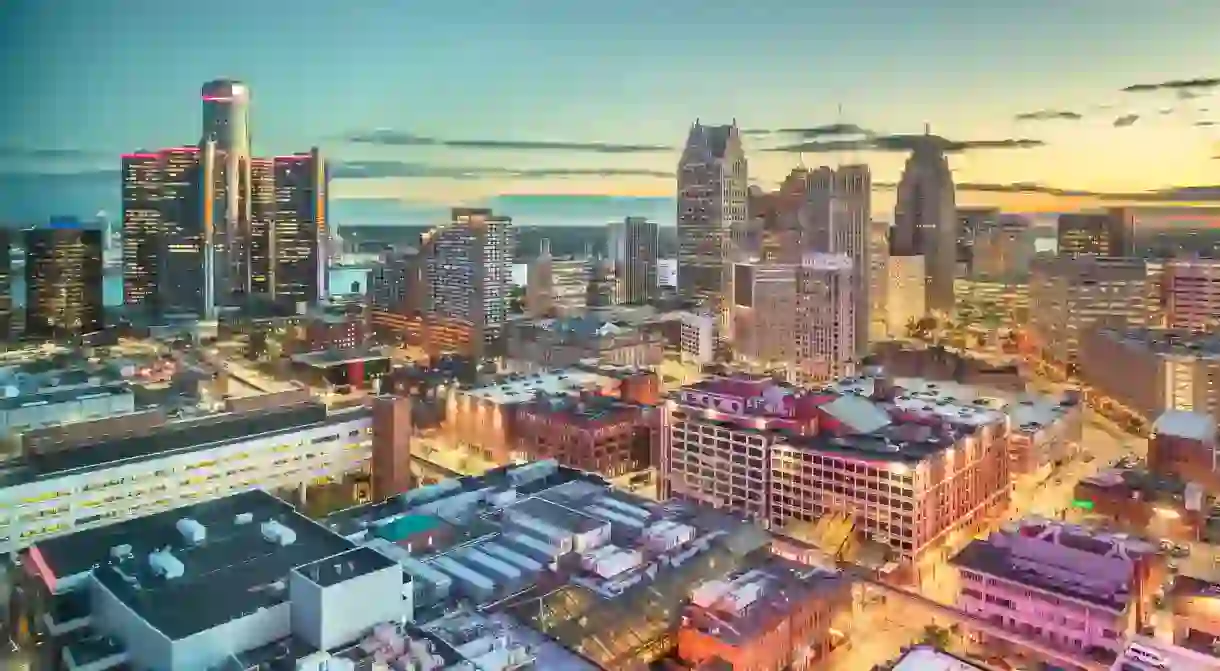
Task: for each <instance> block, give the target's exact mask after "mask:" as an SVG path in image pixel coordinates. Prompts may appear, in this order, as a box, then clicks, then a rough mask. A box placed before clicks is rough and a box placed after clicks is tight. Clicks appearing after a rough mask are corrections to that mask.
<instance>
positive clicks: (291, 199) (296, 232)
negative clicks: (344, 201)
mask: <svg viewBox="0 0 1220 671" xmlns="http://www.w3.org/2000/svg"><path fill="white" fill-rule="evenodd" d="M274 172H275V176H274V183H275V217H274V224H273V226H272V231H271V233H272V241H271V243H270V246H271V247H272V249H273V257H272V258H273V259H274V261H273V263H272V264H271V265H272V266H273V273H274V278H273V280H272V282H273V284H274V287H275V289H274V291H275V297H276V299H277V300H284V301H292V302H295V303H316V302H318V301H319V300H321V299H323V298H325V297H326V293H327V292H326V289H327V287H326V280H327V277H326V273H327V261H328V259H327V255H326V251H325V241H326V239H327V238H328V235H329V233H328V231H327V221H328V219H327V214H328V210H329V203H330V199H329V196H328V190H329V175H328V172H327V167H326V159H325V158H324V157H323V156H322V153H321V152H320V151H318V149H317V148H316V147H315V148H314V149H312V150H311V151H310V152H309V153H304V154H293V155H291V156H276V157H275V163H274Z"/></svg>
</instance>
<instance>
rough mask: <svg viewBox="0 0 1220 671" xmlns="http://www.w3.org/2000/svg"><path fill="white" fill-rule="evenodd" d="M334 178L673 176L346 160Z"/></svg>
mask: <svg viewBox="0 0 1220 671" xmlns="http://www.w3.org/2000/svg"><path fill="white" fill-rule="evenodd" d="M331 176H333V177H334V178H336V179H379V178H388V177H396V178H420V179H426V178H434V179H453V180H478V179H548V178H563V177H656V178H666V177H673V173H671V172H664V171H660V170H643V169H635V168H528V169H514V168H506V167H498V166H447V165H433V164H428V163H412V162H408V161H346V162H341V163H338V164H336V165H335V166H334V167H333V168H332V169H331Z"/></svg>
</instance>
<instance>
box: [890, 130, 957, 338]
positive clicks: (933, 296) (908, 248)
mask: <svg viewBox="0 0 1220 671" xmlns="http://www.w3.org/2000/svg"><path fill="white" fill-rule="evenodd" d="M957 229H958V221H957V206H956V196H955V192H954V187H953V173H952V172H951V171H950V170H949V162H948V160H947V159H946V158H945V153H944V141H943V139H941V138H938V137H936V136H933V135H927V136H925V138H924V140H923V141H922V142H920V143H919V144H918V145H917V146H916V147H915V149H914V151H912V152H911V156H910V157H909V158H908V159H907V162H906V166H905V167H904V168H903V170H902V178H901V180H900V181H899V183H898V204H897V205H896V206H895V208H894V234H893V252H894V253H895V254H898V255H903V256H916V255H917V256H922V257H923V258H924V264H925V266H924V267H925V270H926V272H927V299H926V301H925V304H926V306H927V309H928V310H929V311H930V312H937V313H941V314H946V315H947V314H952V313H953V299H954V296H953V279H954V277H955V276H956V273H957Z"/></svg>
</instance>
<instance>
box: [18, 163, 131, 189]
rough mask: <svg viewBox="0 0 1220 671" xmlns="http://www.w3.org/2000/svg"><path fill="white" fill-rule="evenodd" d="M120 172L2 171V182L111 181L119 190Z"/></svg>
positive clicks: (100, 169)
mask: <svg viewBox="0 0 1220 671" xmlns="http://www.w3.org/2000/svg"><path fill="white" fill-rule="evenodd" d="M120 174H121V173H120V171H119V170H118V169H117V168H98V169H95V170H61V171H55V172H51V171H42V170H34V171H31V170H11V169H8V170H0V180H3V181H10V180H25V181H30V182H52V181H53V182H57V183H64V182H101V181H106V180H110V181H113V182H114V183H115V188H116V189H117V188H118V183H119V182H118V180H119V177H120Z"/></svg>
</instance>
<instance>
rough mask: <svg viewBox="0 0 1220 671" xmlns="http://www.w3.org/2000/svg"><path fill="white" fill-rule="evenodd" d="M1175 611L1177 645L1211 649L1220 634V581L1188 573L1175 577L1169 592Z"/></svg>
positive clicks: (1201, 650) (1169, 598) (1206, 650)
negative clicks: (1204, 578)
mask: <svg viewBox="0 0 1220 671" xmlns="http://www.w3.org/2000/svg"><path fill="white" fill-rule="evenodd" d="M1166 596H1167V597H1168V601H1169V607H1170V610H1171V611H1172V613H1173V642H1174V644H1175V645H1177V646H1181V647H1184V648H1187V649H1191V650H1196V651H1199V652H1205V653H1211V654H1212V660H1213V661H1215V660H1216V659H1220V658H1217V657H1216V656H1215V655H1214V653H1213V650H1214V649H1215V648H1214V646H1215V640H1216V638H1218V637H1220V584H1217V583H1215V582H1213V581H1210V580H1203V579H1200V578H1194V577H1191V576H1187V575H1179V576H1178V577H1177V578H1175V579H1174V582H1173V587H1171V588H1170V590H1169V594H1167V595H1166Z"/></svg>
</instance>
